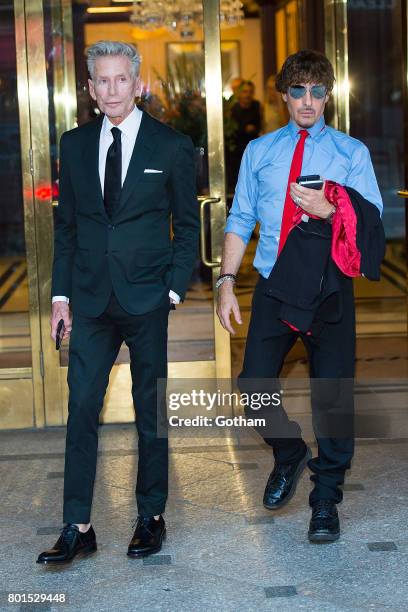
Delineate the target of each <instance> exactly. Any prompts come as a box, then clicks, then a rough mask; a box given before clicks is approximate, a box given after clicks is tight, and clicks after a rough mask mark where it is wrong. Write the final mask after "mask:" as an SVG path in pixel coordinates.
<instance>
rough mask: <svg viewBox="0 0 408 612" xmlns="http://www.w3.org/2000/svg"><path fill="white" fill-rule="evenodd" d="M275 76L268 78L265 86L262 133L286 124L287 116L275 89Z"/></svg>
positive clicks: (280, 97) (272, 130)
mask: <svg viewBox="0 0 408 612" xmlns="http://www.w3.org/2000/svg"><path fill="white" fill-rule="evenodd" d="M275 82H276V76H275V75H273V74H272V75H271V76H270V77H268V79H267V81H266V85H265V102H264V107H263V126H262V132H263V133H264V134H267V133H268V132H274V131H275V130H278V129H279V128H280V127H282V126H284V125H285V124H286V123H287V122H288V115H287V112H286V109H285V106H284V104H283V100H282V96H281V95H280V93H279V92H278V91H277V89H276V85H275Z"/></svg>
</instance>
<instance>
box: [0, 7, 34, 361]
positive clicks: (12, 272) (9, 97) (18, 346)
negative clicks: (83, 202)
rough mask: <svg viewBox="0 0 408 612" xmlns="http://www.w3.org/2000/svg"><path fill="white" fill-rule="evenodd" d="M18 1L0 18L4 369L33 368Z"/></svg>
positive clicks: (0, 329) (0, 333)
mask: <svg viewBox="0 0 408 612" xmlns="http://www.w3.org/2000/svg"><path fill="white" fill-rule="evenodd" d="M14 27H15V24H14V11H13V3H12V2H6V3H5V5H4V3H3V6H2V8H1V19H0V46H1V49H0V162H1V163H0V202H1V206H0V233H1V241H0V367H1V368H15V367H28V366H31V339H30V328H29V314H28V310H29V303H28V280H27V262H26V252H25V239H24V202H23V188H22V175H21V149H20V125H19V107H18V98H17V66H16V41H15V33H14Z"/></svg>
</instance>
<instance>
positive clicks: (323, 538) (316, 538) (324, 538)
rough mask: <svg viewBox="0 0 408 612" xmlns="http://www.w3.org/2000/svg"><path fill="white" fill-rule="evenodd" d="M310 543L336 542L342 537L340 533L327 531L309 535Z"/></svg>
mask: <svg viewBox="0 0 408 612" xmlns="http://www.w3.org/2000/svg"><path fill="white" fill-rule="evenodd" d="M308 537H309V542H312V543H313V544H324V543H328V542H336V540H338V539H339V537H340V531H339V532H337V533H327V532H326V531H316V533H313V534H311V533H309V534H308Z"/></svg>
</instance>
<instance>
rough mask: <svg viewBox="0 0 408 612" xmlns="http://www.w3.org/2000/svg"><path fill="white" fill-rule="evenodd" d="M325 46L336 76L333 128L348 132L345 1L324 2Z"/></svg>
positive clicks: (348, 88)
mask: <svg viewBox="0 0 408 612" xmlns="http://www.w3.org/2000/svg"><path fill="white" fill-rule="evenodd" d="M324 19H325V39H326V40H325V46H326V55H327V57H328V58H329V60H330V61H331V63H332V65H333V68H334V73H335V76H336V84H335V87H334V90H333V99H334V106H335V115H334V127H335V128H336V129H337V130H341V131H342V132H346V133H347V134H348V133H349V131H350V110H349V93H350V83H349V73H348V41H347V0H325V1H324Z"/></svg>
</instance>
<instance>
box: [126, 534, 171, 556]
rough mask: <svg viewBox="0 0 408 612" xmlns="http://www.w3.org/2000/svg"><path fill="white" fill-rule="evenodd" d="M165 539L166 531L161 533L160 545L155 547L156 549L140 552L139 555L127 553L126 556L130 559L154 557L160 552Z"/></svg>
mask: <svg viewBox="0 0 408 612" xmlns="http://www.w3.org/2000/svg"><path fill="white" fill-rule="evenodd" d="M165 539H166V530H164V531H163V535H162V537H161V540H160V544H159V545H158V546H156V548H153V549H152V550H148V551H146V552H140V553H131V552H128V553H127V556H128V557H130V558H131V559H141V558H143V557H148V556H149V555H154V554H156V553H158V552H160V551H161V548H162V544H163V540H165Z"/></svg>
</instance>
